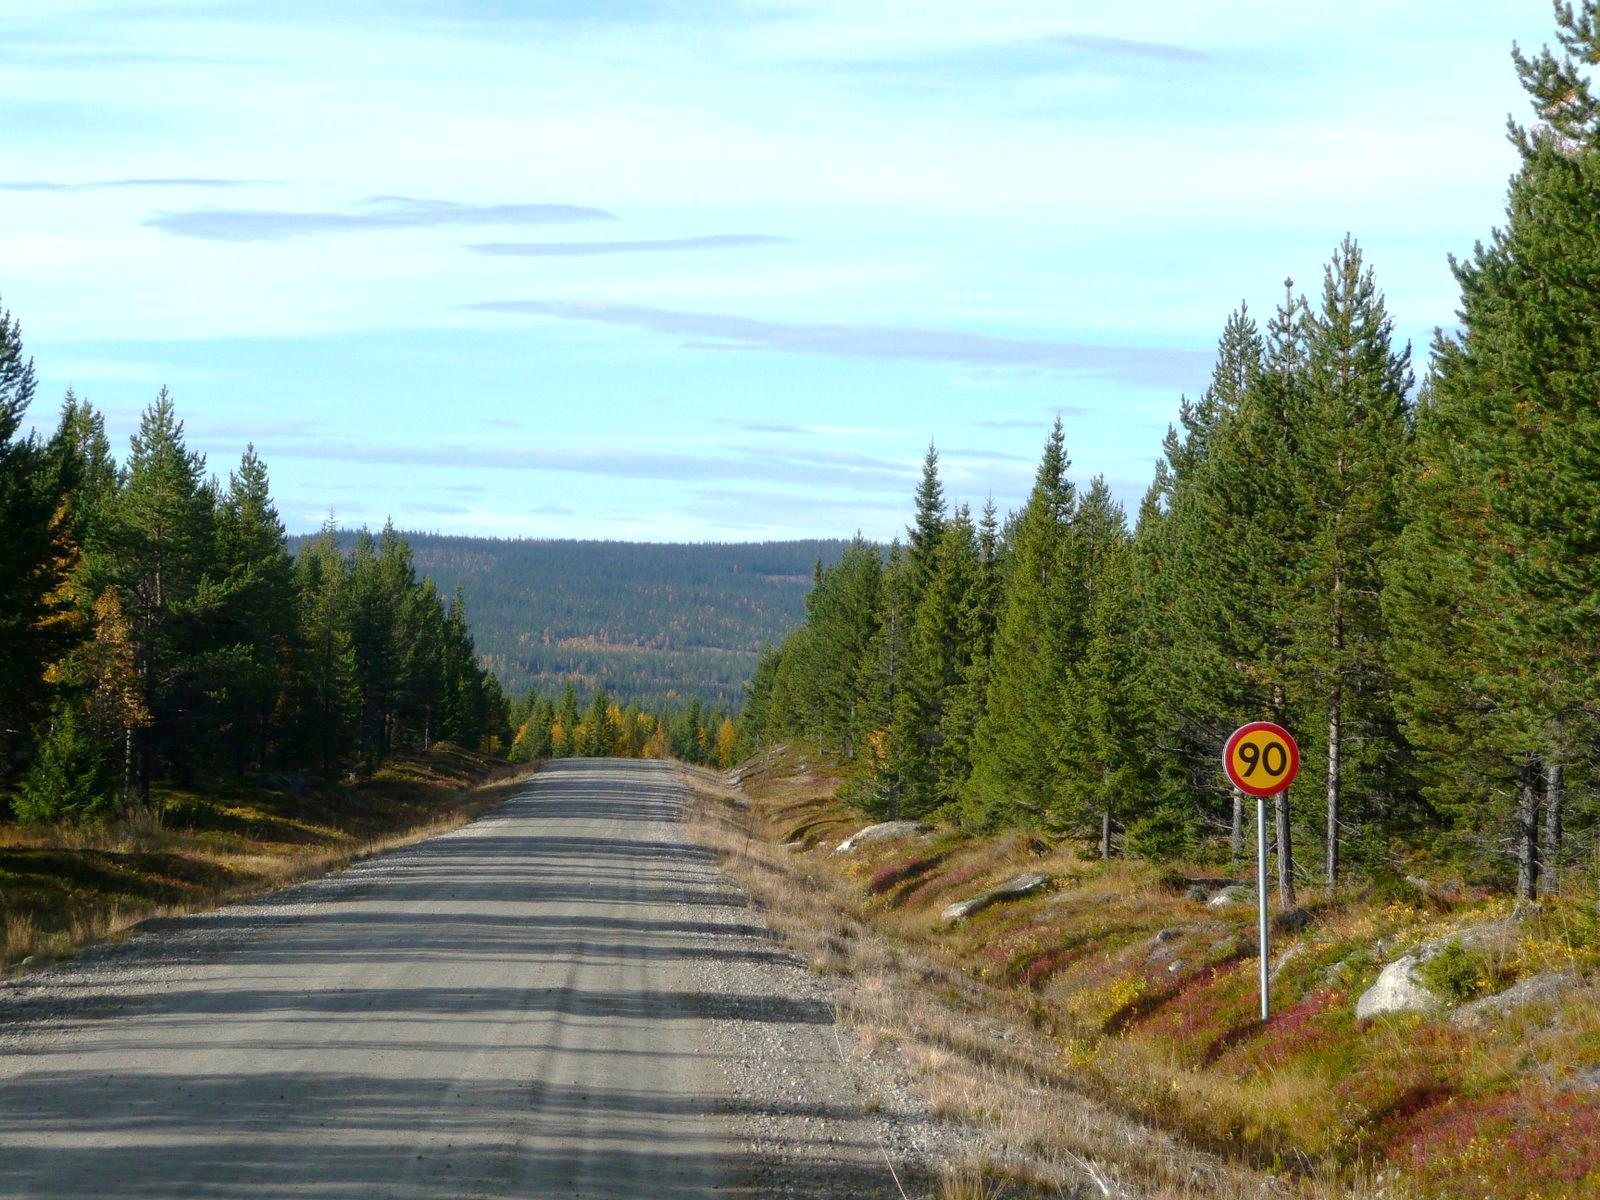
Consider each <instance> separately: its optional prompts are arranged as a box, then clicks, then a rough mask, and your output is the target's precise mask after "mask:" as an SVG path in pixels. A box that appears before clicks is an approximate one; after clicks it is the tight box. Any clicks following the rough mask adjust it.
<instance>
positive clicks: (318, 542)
mask: <svg viewBox="0 0 1600 1200" xmlns="http://www.w3.org/2000/svg"><path fill="white" fill-rule="evenodd" d="M295 591H296V592H297V593H298V595H299V613H300V632H299V646H300V670H299V685H300V686H299V691H300V701H299V709H300V721H301V730H302V734H301V736H302V744H303V745H305V747H306V748H307V750H308V751H313V752H314V753H315V756H316V759H317V760H318V761H319V762H320V763H321V766H322V769H323V770H325V771H331V770H332V769H333V768H334V767H335V766H336V765H337V764H338V763H339V761H340V759H342V758H343V756H344V754H345V753H346V751H347V750H348V749H349V748H350V747H351V746H352V745H353V743H354V740H355V729H354V719H355V716H356V711H357V707H358V705H359V700H360V697H359V693H358V691H357V682H356V662H355V651H354V649H353V648H352V646H351V641H350V626H349V606H348V602H347V592H348V580H347V576H346V569H345V562H344V557H343V556H342V555H341V554H340V553H339V548H338V545H337V544H336V543H335V541H334V528H333V521H332V519H331V518H330V519H329V521H328V522H327V523H326V524H325V525H324V526H323V527H322V532H321V533H320V534H318V536H317V537H316V538H315V539H314V540H313V541H312V542H311V543H310V544H309V545H307V546H306V547H305V548H304V550H302V552H301V554H300V557H299V559H298V560H297V561H296V563H295Z"/></svg>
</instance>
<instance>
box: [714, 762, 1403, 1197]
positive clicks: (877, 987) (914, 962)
mask: <svg viewBox="0 0 1600 1200" xmlns="http://www.w3.org/2000/svg"><path fill="white" fill-rule="evenodd" d="M685 773H686V776H687V778H688V780H689V782H690V784H691V786H692V788H693V791H694V796H695V801H694V805H693V808H692V812H691V817H690V821H691V826H692V828H693V830H694V831H695V833H696V835H697V836H698V837H699V838H700V839H701V841H702V842H703V843H705V844H706V845H708V846H710V847H712V848H714V849H716V850H717V851H718V852H719V853H720V855H721V856H722V858H723V861H724V863H725V865H726V867H727V869H728V870H729V872H730V873H731V874H732V876H733V877H734V878H735V879H736V880H737V881H738V882H739V883H740V884H741V885H742V886H743V887H744V889H745V890H746V892H747V893H748V894H749V896H750V897H751V898H752V900H753V901H754V903H755V904H756V905H758V906H759V907H760V908H761V909H762V911H763V914H764V916H765V918H766V920H767V922H768V923H769V924H770V925H771V926H772V928H773V929H774V930H775V931H776V932H777V933H778V934H779V935H780V936H781V937H782V938H783V939H784V941H785V942H786V943H787V944H788V945H789V947H790V948H791V949H792V950H793V952H794V953H795V954H796V955H797V956H798V957H799V958H801V960H802V961H805V962H808V963H810V964H811V967H812V969H813V970H815V971H817V972H819V973H823V974H827V975H831V976H834V977H836V978H837V979H838V1009H839V1012H840V1014H841V1017H842V1019H843V1021H844V1023H845V1024H846V1026H847V1028H848V1029H850V1030H851V1031H852V1032H853V1033H854V1035H855V1040H856V1046H857V1052H858V1053H860V1054H867V1053H875V1052H884V1051H891V1050H892V1051H894V1052H897V1053H898V1054H899V1055H900V1056H901V1058H902V1060H903V1061H904V1062H905V1063H907V1064H908V1065H909V1066H910V1067H911V1069H912V1071H913V1072H914V1073H915V1075H916V1077H917V1079H918V1081H919V1089H920V1091H921V1092H922V1094H923V1095H924V1096H925V1098H926V1099H927V1102H928V1104H929V1106H930V1108H931V1110H932V1111H933V1112H934V1113H935V1114H937V1115H939V1116H941V1117H945V1118H948V1119H951V1120H954V1121H959V1122H963V1123H966V1124H969V1125H973V1126H977V1127H979V1128H981V1129H983V1130H984V1131H985V1132H986V1133H987V1134H988V1135H989V1136H988V1140H989V1141H990V1142H991V1144H992V1145H993V1147H994V1158H993V1161H992V1162H990V1163H987V1164H972V1163H963V1164H953V1165H952V1166H951V1167H950V1173H949V1174H948V1176H947V1183H946V1184H945V1195H946V1196H948V1197H952V1198H953V1197H966V1196H983V1197H995V1196H1002V1195H1004V1196H1030V1195H1058V1194H1059V1195H1067V1196H1080V1195H1081V1196H1127V1197H1135V1196H1136V1197H1140V1198H1141V1200H1177V1198H1179V1197H1182V1198H1185V1200H1245V1198H1247V1197H1262V1198H1267V1197H1291V1196H1292V1197H1305V1198H1313V1197H1314V1198H1318V1200H1321V1198H1325V1197H1333V1196H1345V1197H1349V1196H1367V1197H1378V1196H1380V1195H1381V1196H1392V1195H1393V1193H1391V1192H1384V1191H1381V1190H1379V1189H1376V1188H1374V1187H1373V1186H1371V1185H1369V1184H1367V1183H1365V1182H1363V1181H1360V1180H1356V1181H1351V1180H1348V1179H1345V1180H1340V1179H1336V1178H1319V1177H1318V1176H1317V1175H1316V1174H1315V1173H1314V1172H1307V1173H1296V1172H1293V1171H1285V1170H1270V1169H1266V1168H1265V1166H1264V1164H1261V1163H1259V1162H1250V1161H1247V1160H1245V1159H1244V1158H1243V1157H1241V1156H1240V1155H1237V1154H1230V1153H1227V1152H1226V1151H1227V1149H1228V1148H1227V1147H1221V1148H1218V1150H1221V1151H1222V1152H1218V1150H1214V1149H1211V1148H1202V1147H1199V1146H1197V1145H1195V1144H1193V1143H1192V1142H1190V1141H1186V1140H1185V1139H1184V1138H1182V1137H1180V1136H1178V1135H1176V1134H1174V1133H1172V1132H1170V1131H1168V1130H1166V1129H1163V1128H1161V1127H1160V1126H1159V1125H1157V1124H1155V1123H1153V1122H1151V1121H1150V1120H1148V1119H1147V1118H1146V1117H1143V1116H1141V1115H1140V1114H1139V1113H1138V1111H1137V1106H1134V1105H1130V1104H1129V1103H1128V1102H1127V1098H1126V1096H1125V1095H1124V1094H1123V1093H1122V1092H1121V1091H1120V1090H1118V1089H1114V1088H1111V1087H1108V1086H1107V1085H1106V1083H1105V1082H1104V1076H1103V1074H1102V1072H1100V1071H1087V1070H1084V1069H1082V1067H1083V1064H1082V1061H1081V1058H1080V1057H1079V1056H1078V1054H1076V1053H1075V1051H1074V1048H1073V1047H1072V1046H1071V1045H1070V1044H1069V1045H1064V1044H1063V1042H1062V1040H1061V1038H1060V1037H1059V1035H1057V1034H1055V1033H1054V1032H1053V1031H1052V1030H1051V1029H1050V1028H1049V1027H1048V1026H1047V1024H1046V1023H1044V1022H1042V1021H1041V1020H1040V1014H1039V1012H1038V1011H1037V1009H1036V1007H1034V1005H1033V1003H1032V1002H1031V1001H1030V1000H1029V999H1028V998H1027V997H1026V996H1022V995H1019V994H1017V993H1016V992H1015V991H1014V990H1001V989H997V988H994V987H991V986H989V985H987V984H986V983H984V982H983V981H981V980H979V979H975V978H973V976H972V975H971V974H970V973H968V972H966V971H963V970H961V969H959V967H958V966H956V965H953V964H952V962H950V961H947V960H943V959H941V958H940V957H939V956H938V955H937V954H935V953H934V952H932V950H931V948H930V946H929V945H928V935H927V928H926V921H925V920H923V921H922V922H921V924H920V925H919V924H918V923H917V922H916V921H907V922H904V923H903V924H902V923H900V922H897V921H896V920H895V919H893V918H892V917H891V918H888V919H887V920H886V922H885V924H884V925H881V926H879V927H876V928H875V927H874V925H872V924H868V923H867V922H865V921H863V920H861V919H860V918H859V916H858V915H857V912H856V910H857V909H858V906H859V904H860V890H859V887H854V888H852V887H851V883H852V877H851V875H850V874H849V873H848V871H847V872H846V873H844V874H840V873H837V872H834V871H831V870H823V869H821V868H820V867H819V865H818V864H817V862H816V861H815V860H814V859H813V858H812V857H811V856H810V855H805V854H799V853H795V852H793V851H790V850H787V849H785V848H784V847H783V843H784V842H785V841H789V840H792V835H793V832H794V830H793V822H794V821H795V820H796V819H797V818H800V817H804V818H805V819H806V820H808V821H810V822H811V823H812V824H813V825H814V826H816V825H819V824H820V825H821V826H822V827H824V828H826V829H827V832H828V834H829V836H831V835H832V833H840V834H841V836H843V832H842V831H844V830H845V829H846V828H847V827H849V826H852V825H853V826H855V827H859V824H860V821H859V820H858V819H857V820H854V821H852V820H851V819H850V817H849V815H848V813H847V812H845V811H841V812H840V813H839V814H838V818H837V820H833V819H832V814H831V813H829V812H827V811H826V810H825V811H824V812H823V813H822V814H820V816H819V814H818V811H817V804H818V801H819V796H818V795H817V794H816V793H817V792H819V791H820V790H824V789H826V788H827V787H828V786H829V785H828V781H826V780H825V779H820V780H815V781H808V782H807V783H806V785H805V788H804V790H805V791H807V792H810V793H812V794H811V795H810V796H809V797H808V798H807V799H805V800H801V801H798V802H797V801H796V798H795V797H794V796H792V795H789V794H788V793H786V792H785V793H783V794H781V795H778V796H768V797H766V798H765V799H764V800H763V799H757V800H756V801H755V802H752V801H751V800H750V799H748V798H747V797H748V796H749V795H750V794H752V793H753V794H754V795H756V796H757V797H760V796H761V794H762V792H763V788H762V786H761V785H762V781H761V779H760V778H759V775H756V777H754V778H752V774H754V773H753V772H751V771H749V770H748V769H747V774H746V778H745V789H744V790H742V791H735V790H733V789H731V788H729V787H727V786H726V785H725V784H724V783H723V781H722V779H721V777H720V776H717V775H715V774H714V773H712V772H709V771H702V770H695V769H688V768H686V769H685ZM752 785H754V786H752ZM1040 859H1041V855H1040V850H1039V847H1037V846H1034V845H1032V844H1030V843H1029V842H1028V839H1020V838H1019V839H1017V844H1016V845H1014V846H1010V847H1008V848H1007V850H1006V851H1005V852H1004V853H1003V854H1002V855H1000V856H999V857H998V858H996V859H995V860H994V862H993V864H992V865H993V868H994V869H993V871H992V872H988V873H987V874H986V876H985V879H986V878H987V877H988V875H993V876H996V877H998V876H1000V875H1003V874H1004V873H1005V872H1006V871H1009V870H1011V869H1012V867H1013V866H1015V865H1016V864H1018V863H1022V862H1027V863H1028V864H1029V865H1030V866H1031V865H1033V864H1034V863H1036V862H1038V861H1040ZM1052 866H1053V868H1054V869H1056V870H1058V871H1067V870H1070V869H1071V866H1072V864H1071V863H1070V862H1068V861H1067V858H1066V857H1064V856H1063V857H1061V858H1059V859H1055V860H1052ZM969 882H972V881H971V880H969ZM1151 1082H1152V1083H1154V1082H1155V1081H1154V1080H1152V1081H1151Z"/></svg>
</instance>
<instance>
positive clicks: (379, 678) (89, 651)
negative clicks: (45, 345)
mask: <svg viewBox="0 0 1600 1200" xmlns="http://www.w3.org/2000/svg"><path fill="white" fill-rule="evenodd" d="M35 391H36V382H35V373H34V368H33V363H32V361H31V360H30V359H28V358H27V357H26V356H25V354H24V352H23V344H22V336H21V328H20V325H19V323H18V321H17V320H16V319H15V318H14V317H12V316H11V314H10V313H9V312H5V311H4V310H0V529H3V531H4V536H3V537H0V815H4V806H5V804H6V803H7V802H8V801H9V805H10V807H11V809H12V811H13V813H14V815H15V816H17V817H19V818H21V819H24V820H55V819H88V818H101V817H108V816H116V815H120V814H122V813H124V812H126V811H128V810H129V809H131V808H135V807H138V806H147V805H148V804H149V801H150V789H151V785H152V783H153V782H154V781H157V780H162V779H167V780H173V781H176V782H179V783H182V784H191V783H193V782H195V780H196V779H197V777H202V776H203V777H212V778H214V777H219V776H223V775H233V776H244V775H248V774H253V773H259V772H262V771H266V770H269V769H301V768H310V769H316V770H319V771H323V772H335V771H344V770H348V769H350V768H352V767H355V766H358V765H360V764H362V763H367V764H371V763H373V762H375V761H376V760H377V759H379V758H381V757H382V756H383V755H385V754H388V753H389V752H391V751H393V750H396V749H409V748H422V749H426V748H427V747H429V746H430V745H431V744H432V743H433V742H435V741H439V740H448V741H451V742H454V743H456V744H459V745H462V746H466V747H469V748H477V749H482V750H489V751H494V750H498V749H503V748H504V747H505V745H507V744H508V743H509V740H510V728H509V706H508V704H507V702H506V699H505V697H504V695H503V694H502V693H501V690H500V685H499V683H498V682H497V681H496V679H495V677H494V676H493V674H491V673H489V672H487V671H485V670H483V669H482V668H481V667H480V666H479V664H478V661H477V655H476V652H475V650H474V647H473V640H472V635H471V633H470V632H469V630H468V625H467V612H466V606H465V603H464V601H463V599H462V596H461V592H460V589H459V588H458V589H457V590H456V593H455V596H454V598H453V599H451V600H448V601H447V600H445V599H443V598H441V597H440V595H439V593H438V591H437V589H436V587H435V585H434V582H433V581H432V579H430V578H427V577H423V578H419V577H418V575H417V572H416V570H415V567H414V564H413V562H412V557H411V550H410V547H409V546H408V545H407V543H406V541H405V539H404V538H402V537H401V536H400V535H398V534H397V533H396V532H395V531H394V529H393V528H392V527H387V526H386V527H385V528H384V530H383V532H382V533H381V534H380V535H379V536H377V537H374V536H372V535H371V534H370V533H368V532H366V531H363V532H362V533H361V534H360V535H359V536H358V537H357V539H356V541H355V543H354V545H353V546H352V547H351V548H350V550H349V551H348V552H341V551H340V549H339V548H338V547H337V546H336V544H335V541H334V537H333V531H332V530H331V528H330V529H325V530H324V531H323V532H322V534H321V535H320V536H318V537H316V538H314V539H312V540H311V541H310V542H309V543H308V544H307V545H306V546H304V547H303V549H302V551H301V553H300V554H299V555H298V556H297V557H291V556H290V554H289V550H288V544H287V539H286V538H285V533H284V527H283V522H282V521H281V520H280V518H279V515H278V512H277V509H276V507H275V505H274V503H273V500H272V495H271V492H270V489H269V487H268V477H267V469H266V466H265V464H264V463H263V462H262V461H261V459H260V458H259V457H258V456H257V454H256V453H255V450H254V448H253V447H252V448H249V449H247V450H246V451H245V453H244V455H243V457H242V458H241V459H240V461H239V464H238V466H237V468H236V469H234V470H232V471H230V472H229V475H228V479H227V481H226V482H225V483H224V482H222V481H220V480H218V479H217V478H215V477H212V476H208V475H207V472H206V462H205V459H204V457H203V456H202V455H200V454H198V453H196V452H194V451H192V450H190V449H189V448H188V446H187V445H186V443H185V438H184V430H183V424H182V422H181V421H179V420H178V418H177V415H176V413H175V410H174V406H173V402H172V399H171V397H170V396H169V395H168V393H167V391H166V390H165V389H162V391H161V393H160V395H159V396H157V398H156V399H155V401H154V403H152V404H151V405H150V406H149V407H148V408H147V409H146V410H145V412H144V414H143V416H142V418H141V419H140V422H139V428H138V432H137V433H136V434H135V435H134V436H133V438H132V442H131V449H130V453H129V454H128V456H127V458H126V459H125V460H124V461H123V462H121V463H118V462H116V461H115V460H114V459H113V457H112V455H111V451H110V444H109V441H108V439H107V437H106V429H105V420H104V417H103V416H102V415H101V414H100V413H99V412H97V411H96V410H95V409H94V407H93V406H92V405H90V404H89V403H87V402H86V401H83V400H80V399H79V398H78V397H77V396H75V395H73V394H72V393H71V392H70V391H69V392H68V394H67V396H66V400H65V403H64V404H63V405H62V409H61V415H60V420H59V422H58V424H57V426H56V429H55V431H54V433H53V434H51V435H50V436H48V437H40V436H38V435H36V434H27V435H23V434H22V424H23V420H24V418H25V415H26V413H27V410H28V408H29V405H30V404H31V403H32V401H33V399H34V394H35Z"/></svg>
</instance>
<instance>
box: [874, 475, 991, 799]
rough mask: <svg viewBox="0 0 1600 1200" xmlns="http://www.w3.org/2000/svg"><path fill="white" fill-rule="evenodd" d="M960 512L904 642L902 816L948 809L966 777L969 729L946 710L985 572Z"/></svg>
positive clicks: (969, 647) (898, 751) (971, 647)
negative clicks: (958, 724)
mask: <svg viewBox="0 0 1600 1200" xmlns="http://www.w3.org/2000/svg"><path fill="white" fill-rule="evenodd" d="M980 553H981V552H980V550H979V547H978V536H977V531H976V530H975V529H974V528H973V524H972V517H971V514H970V513H969V512H968V511H967V509H966V508H965V507H961V508H958V509H957V510H956V512H955V514H954V515H953V516H952V517H951V518H950V519H949V520H947V521H945V522H944V531H943V533H942V535H941V536H940V539H939V543H938V545H937V546H936V547H935V548H934V554H933V560H932V563H931V568H930V572H929V575H928V578H927V582H926V584H925V586H924V588H923V591H922V595H921V598H920V600H919V601H918V604H917V607H916V610H915V612H914V614H913V616H912V624H911V631H910V636H909V638H908V639H907V651H908V653H907V669H906V684H905V687H903V688H902V689H900V692H899V695H898V701H899V707H898V709H897V711H896V712H895V715H894V727H893V729H892V731H891V737H890V747H889V753H890V758H891V761H892V769H893V771H894V772H895V774H896V776H897V777H898V779H899V780H900V784H901V787H902V789H903V794H904V798H903V803H902V805H901V810H902V811H903V812H906V813H910V814H916V815H921V814H924V813H927V812H930V811H932V810H933V809H935V808H938V807H940V806H942V805H946V804H952V803H954V802H955V801H956V800H957V799H958V797H959V795H960V789H961V788H962V787H963V786H965V784H966V782H967V779H968V777H969V776H970V774H971V771H972V761H971V731H970V727H968V728H966V729H961V728H957V727H954V726H953V725H952V723H951V719H950V708H951V705H952V703H954V702H955V701H956V700H957V693H958V689H959V688H960V687H961V685H962V684H963V683H964V682H966V681H967V680H968V679H969V677H970V674H971V669H972V656H973V654H974V652H976V651H978V650H981V649H982V646H981V643H980V642H978V641H976V640H974V639H973V635H974V633H979V634H980V635H981V631H979V630H975V629H974V628H973V625H974V606H975V604H976V603H977V596H976V593H977V592H978V590H979V589H980V588H981V587H982V586H983V573H984V570H985V566H984V563H983V560H982V558H981V556H980Z"/></svg>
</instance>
